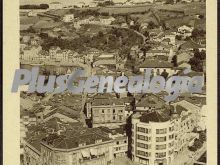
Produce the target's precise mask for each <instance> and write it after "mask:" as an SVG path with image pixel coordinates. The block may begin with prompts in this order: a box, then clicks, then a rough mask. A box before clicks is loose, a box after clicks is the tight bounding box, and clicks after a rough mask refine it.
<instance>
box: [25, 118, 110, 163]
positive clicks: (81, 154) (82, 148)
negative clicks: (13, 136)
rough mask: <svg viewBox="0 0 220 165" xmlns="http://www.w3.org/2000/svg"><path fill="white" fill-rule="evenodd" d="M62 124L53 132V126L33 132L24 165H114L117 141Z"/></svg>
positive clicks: (27, 142) (102, 134) (98, 131)
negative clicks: (114, 150)
mask: <svg viewBox="0 0 220 165" xmlns="http://www.w3.org/2000/svg"><path fill="white" fill-rule="evenodd" d="M60 122H61V121H59V122H57V126H56V129H53V130H52V129H51V128H49V126H50V125H51V123H48V124H47V125H39V126H36V127H35V128H33V127H32V128H31V130H32V131H29V132H28V134H27V138H26V142H25V145H24V164H25V165H39V164H41V165H73V164H74V165H86V164H90V165H111V164H113V145H114V140H113V139H111V138H109V136H107V135H106V133H105V132H103V131H102V130H101V129H99V128H85V127H82V126H81V125H78V126H70V125H71V124H68V123H66V124H65V123H62V124H60ZM53 125H54V123H53ZM47 129H48V130H50V131H49V132H50V133H49V132H48V130H47ZM51 130H52V131H51Z"/></svg>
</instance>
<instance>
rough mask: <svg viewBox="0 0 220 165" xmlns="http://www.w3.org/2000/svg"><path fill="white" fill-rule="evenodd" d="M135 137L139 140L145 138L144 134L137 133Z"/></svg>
mask: <svg viewBox="0 0 220 165" xmlns="http://www.w3.org/2000/svg"><path fill="white" fill-rule="evenodd" d="M137 138H138V139H140V140H145V136H143V135H137Z"/></svg>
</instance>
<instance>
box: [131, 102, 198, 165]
mask: <svg viewBox="0 0 220 165" xmlns="http://www.w3.org/2000/svg"><path fill="white" fill-rule="evenodd" d="M185 105H187V107H188V106H189V105H190V104H189V103H188V104H187V103H185ZM187 107H184V106H183V105H182V104H181V103H175V104H174V107H172V106H170V108H168V107H167V108H164V109H161V110H151V111H147V112H146V113H142V114H140V113H139V114H138V113H137V114H135V115H133V117H132V159H133V161H135V162H138V163H141V164H149V165H169V164H170V163H171V162H172V160H173V159H174V157H175V156H176V155H177V154H179V153H181V152H182V151H183V150H184V148H185V147H187V146H188V144H189V142H190V140H191V139H193V138H194V137H193V136H195V134H193V133H192V131H193V129H194V128H196V127H197V126H198V124H197V123H198V122H199V111H198V110H199V109H198V108H196V107H194V105H191V106H190V107H191V108H187Z"/></svg>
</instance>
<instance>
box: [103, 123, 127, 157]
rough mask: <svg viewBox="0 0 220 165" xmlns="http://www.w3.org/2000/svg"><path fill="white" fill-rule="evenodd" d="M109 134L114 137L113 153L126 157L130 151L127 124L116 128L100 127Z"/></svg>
mask: <svg viewBox="0 0 220 165" xmlns="http://www.w3.org/2000/svg"><path fill="white" fill-rule="evenodd" d="M99 128H100V129H101V130H102V131H103V132H106V134H108V136H109V137H110V138H112V139H114V145H113V155H114V157H115V158H116V157H126V156H127V153H128V136H127V135H126V130H125V125H122V126H120V127H118V128H115V129H109V128H107V127H99Z"/></svg>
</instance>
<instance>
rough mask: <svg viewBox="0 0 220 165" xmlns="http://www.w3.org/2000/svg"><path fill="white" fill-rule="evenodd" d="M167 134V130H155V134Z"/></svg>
mask: <svg viewBox="0 0 220 165" xmlns="http://www.w3.org/2000/svg"><path fill="white" fill-rule="evenodd" d="M166 133H167V129H166V128H164V129H156V134H166Z"/></svg>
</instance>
